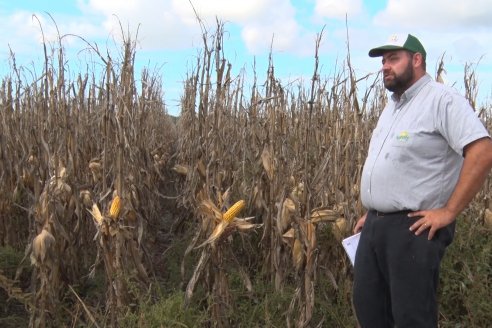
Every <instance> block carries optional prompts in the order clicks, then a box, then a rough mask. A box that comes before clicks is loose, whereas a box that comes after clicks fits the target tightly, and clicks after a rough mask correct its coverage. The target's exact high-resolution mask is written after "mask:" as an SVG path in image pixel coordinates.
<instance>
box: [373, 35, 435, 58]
mask: <svg viewBox="0 0 492 328" xmlns="http://www.w3.org/2000/svg"><path fill="white" fill-rule="evenodd" d="M401 49H405V50H408V51H411V52H420V53H421V54H422V56H423V57H424V60H425V57H426V55H427V53H426V52H425V49H424V46H423V45H422V43H420V41H419V39H417V38H416V37H414V36H413V35H411V34H406V35H402V34H393V35H390V37H389V38H388V41H387V42H386V44H385V45H382V46H380V47H377V48H373V49H371V50H369V57H380V56H382V55H383V54H384V53H385V52H387V51H391V50H401Z"/></svg>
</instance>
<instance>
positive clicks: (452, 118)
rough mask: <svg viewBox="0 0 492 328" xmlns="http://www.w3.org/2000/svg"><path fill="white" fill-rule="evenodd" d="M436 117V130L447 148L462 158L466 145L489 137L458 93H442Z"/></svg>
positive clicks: (465, 100)
mask: <svg viewBox="0 0 492 328" xmlns="http://www.w3.org/2000/svg"><path fill="white" fill-rule="evenodd" d="M437 115H438V117H437V122H438V126H437V129H438V130H439V132H440V133H441V135H442V136H443V137H444V138H445V139H446V140H447V142H448V144H449V146H450V147H451V148H452V149H453V150H454V151H455V152H456V153H458V154H460V155H462V156H463V149H464V148H465V146H466V145H468V144H470V143H471V142H473V141H475V140H478V139H481V138H484V137H490V135H489V133H488V131H487V129H486V128H485V126H484V124H483V123H482V121H481V120H480V119H479V118H478V116H477V114H476V113H475V111H474V110H473V108H472V107H471V106H470V104H469V103H468V100H467V99H466V98H465V97H462V96H461V95H459V94H458V93H452V92H444V93H443V95H442V98H441V99H440V102H439V107H438V111H437Z"/></svg>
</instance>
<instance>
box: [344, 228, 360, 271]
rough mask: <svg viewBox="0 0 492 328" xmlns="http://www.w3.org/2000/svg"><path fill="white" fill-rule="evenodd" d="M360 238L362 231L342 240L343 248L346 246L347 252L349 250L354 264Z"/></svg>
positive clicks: (348, 253) (348, 252) (349, 255)
mask: <svg viewBox="0 0 492 328" xmlns="http://www.w3.org/2000/svg"><path fill="white" fill-rule="evenodd" d="M359 239H360V232H359V233H356V234H355V235H352V236H350V237H347V238H345V239H344V240H342V245H343V248H345V252H347V255H348V257H349V259H350V262H351V263H352V266H353V265H354V263H355V252H356V251H357V246H358V245H359Z"/></svg>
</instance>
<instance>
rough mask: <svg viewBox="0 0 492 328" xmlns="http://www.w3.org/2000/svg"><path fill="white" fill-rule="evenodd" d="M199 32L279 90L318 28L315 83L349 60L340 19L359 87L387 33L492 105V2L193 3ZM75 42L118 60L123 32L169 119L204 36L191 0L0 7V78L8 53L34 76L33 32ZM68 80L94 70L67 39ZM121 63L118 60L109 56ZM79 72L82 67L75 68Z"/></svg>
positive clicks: (37, 40) (308, 51)
mask: <svg viewBox="0 0 492 328" xmlns="http://www.w3.org/2000/svg"><path fill="white" fill-rule="evenodd" d="M192 2H193V5H194V6H195V8H196V10H197V11H198V13H199V15H200V16H201V18H202V19H203V20H204V22H205V24H206V25H207V26H208V28H209V30H210V31H211V32H213V31H214V24H215V18H216V17H218V18H219V19H221V20H222V21H223V22H225V30H226V31H227V33H226V35H225V52H226V56H227V59H228V60H229V61H230V62H231V63H232V65H233V73H234V74H239V72H240V71H241V69H243V68H244V69H245V71H246V72H247V73H246V74H247V78H252V75H253V70H252V66H253V62H254V61H255V62H256V72H257V74H258V78H259V80H260V81H261V80H262V77H264V75H265V72H266V69H267V65H268V53H269V50H270V45H271V44H272V37H273V47H272V49H273V59H274V64H275V71H276V75H277V77H278V78H279V79H280V80H281V81H282V83H283V84H287V83H289V82H292V81H300V80H304V81H307V80H309V78H310V76H311V75H312V71H313V67H314V66H313V63H314V59H313V54H314V44H315V41H314V40H315V37H316V34H317V33H319V32H320V31H321V29H322V28H323V26H324V27H325V29H324V34H323V39H322V44H321V48H320V65H321V75H322V76H326V77H328V76H330V74H332V73H333V70H334V69H335V68H337V69H338V67H337V64H336V63H338V65H340V63H341V62H342V61H343V60H345V57H346V48H347V47H346V43H347V38H346V34H347V30H346V17H348V21H347V25H348V33H349V41H350V49H351V51H350V55H351V60H352V66H353V67H354V69H355V70H356V74H357V77H362V76H364V75H366V74H368V73H372V72H377V71H378V69H379V68H380V60H379V59H374V58H369V57H368V56H367V52H368V50H369V49H370V48H371V47H373V46H377V45H379V44H381V43H383V42H385V41H386V39H387V38H388V36H389V35H390V34H393V33H412V34H414V35H416V36H417V37H419V38H420V40H421V41H422V43H423V44H424V46H425V47H426V49H427V53H428V59H427V62H428V64H427V67H428V72H429V73H430V74H431V75H434V72H435V68H436V65H437V62H438V60H439V58H440V57H441V56H442V55H443V54H444V53H445V57H444V58H445V64H446V70H447V78H446V80H447V83H448V84H454V85H455V86H456V87H457V88H458V89H459V90H460V91H462V90H463V89H462V77H463V67H464V64H465V63H472V64H473V63H478V66H477V75H478V81H479V91H480V94H479V99H481V100H482V101H484V102H490V99H491V95H492V33H491V32H490V31H492V20H491V19H490V17H492V1H490V0H458V1H449V0H434V1H429V0H384V1H377V0H345V1H342V0H305V1H301V0H248V1H245V0H192ZM47 13H49V14H50V15H51V16H52V17H53V19H54V20H55V21H56V24H57V26H58V29H59V31H60V34H62V35H64V34H76V35H79V36H82V37H84V38H85V39H86V40H88V41H90V42H92V43H94V42H95V43H97V45H98V47H99V48H100V49H102V50H104V51H105V50H106V49H108V50H110V51H112V52H113V51H115V50H114V46H115V45H118V41H117V40H118V38H119V37H120V36H121V33H120V26H119V23H118V20H117V18H116V17H118V18H119V20H120V22H121V23H122V26H123V27H124V29H128V30H129V31H130V32H131V33H132V35H135V33H136V30H137V28H138V30H139V32H138V47H137V56H136V70H137V72H136V73H137V74H136V75H137V77H138V76H139V72H140V70H141V69H142V67H144V66H145V67H148V68H150V69H151V71H154V70H158V72H159V74H161V75H162V76H163V90H164V93H165V101H166V104H167V106H168V111H169V112H170V113H172V114H178V113H179V106H178V104H179V97H180V95H181V92H182V81H183V80H184V79H185V77H186V74H187V72H189V71H190V70H191V69H192V68H193V66H194V65H195V63H196V56H197V54H198V51H199V50H200V49H201V46H202V44H201V33H200V28H199V26H198V23H197V22H196V19H195V18H194V13H193V10H192V8H191V5H190V2H189V1H188V0H126V1H122V0H73V1H70V0H17V1H13V0H0V30H1V31H2V33H1V34H0V77H3V76H5V75H6V74H9V72H10V69H9V67H10V66H9V65H10V61H9V47H10V49H11V50H12V51H13V52H14V53H15V57H16V63H17V65H18V66H19V65H22V66H25V67H29V68H31V69H32V68H33V67H39V66H37V65H39V63H40V62H42V58H43V48H42V44H41V33H40V28H39V23H38V22H37V20H33V18H32V17H33V15H36V17H37V18H38V19H39V20H40V21H41V25H42V27H43V31H44V34H45V38H46V39H47V40H49V41H56V40H57V38H56V29H55V26H54V24H53V22H52V21H51V19H50V18H49V16H48V15H47ZM63 40H64V43H63V45H64V48H65V50H66V55H67V57H68V58H67V59H68V60H69V65H68V66H69V67H70V69H71V70H72V72H71V73H76V72H74V71H75V70H77V68H78V67H86V66H87V65H89V66H90V65H95V66H98V65H100V62H98V60H97V58H96V57H94V56H92V55H91V54H90V53H89V52H87V51H85V50H84V49H85V48H86V46H85V45H84V44H83V43H82V42H80V40H78V39H76V38H73V37H68V38H64V39H63ZM113 54H114V56H118V52H117V51H116V52H113ZM80 65H81V66H80Z"/></svg>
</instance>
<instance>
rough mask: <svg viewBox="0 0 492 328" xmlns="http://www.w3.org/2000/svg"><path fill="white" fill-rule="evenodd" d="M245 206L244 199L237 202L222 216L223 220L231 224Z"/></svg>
mask: <svg viewBox="0 0 492 328" xmlns="http://www.w3.org/2000/svg"><path fill="white" fill-rule="evenodd" d="M245 206H246V202H245V201H244V200H242V199H241V200H240V201H238V202H236V203H235V204H234V205H232V206H231V207H230V208H229V209H228V210H227V211H226V212H225V213H224V214H223V215H222V220H224V221H226V222H231V221H232V219H234V218H235V217H236V216H237V215H238V214H239V212H241V210H242V209H243V208H244V207H245Z"/></svg>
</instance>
